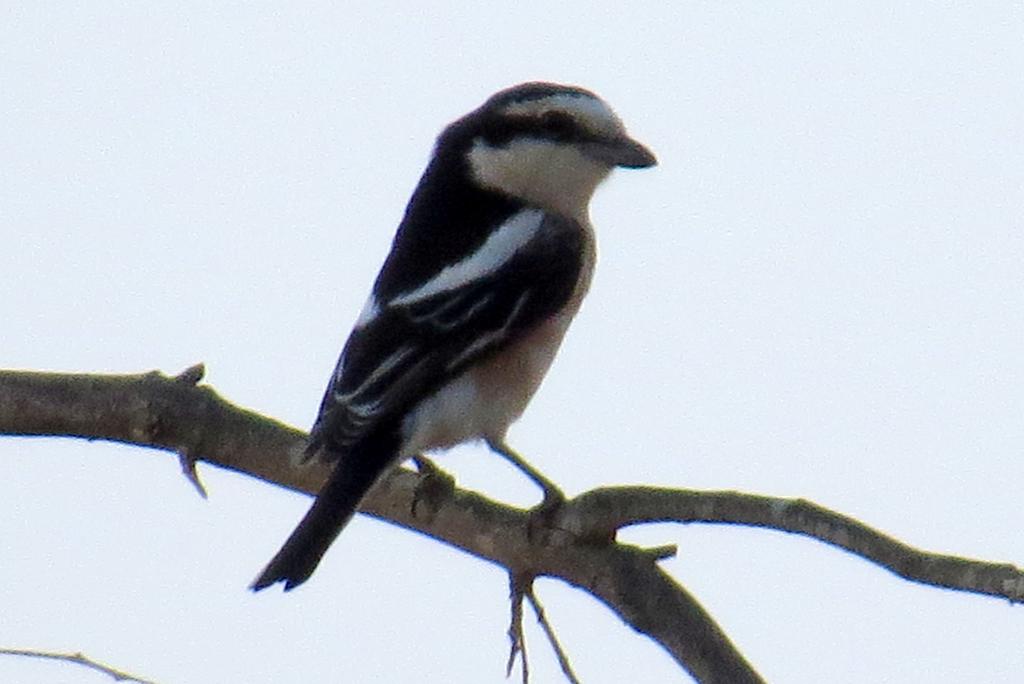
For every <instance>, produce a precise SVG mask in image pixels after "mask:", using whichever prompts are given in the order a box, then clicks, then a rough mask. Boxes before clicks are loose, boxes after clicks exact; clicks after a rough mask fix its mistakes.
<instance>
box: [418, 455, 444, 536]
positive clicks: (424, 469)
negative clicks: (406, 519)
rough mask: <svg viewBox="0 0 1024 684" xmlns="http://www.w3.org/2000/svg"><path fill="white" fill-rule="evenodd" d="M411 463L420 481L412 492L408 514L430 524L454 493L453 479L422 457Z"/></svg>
mask: <svg viewBox="0 0 1024 684" xmlns="http://www.w3.org/2000/svg"><path fill="white" fill-rule="evenodd" d="M413 462H414V463H415V464H416V469H417V470H418V471H419V474H420V479H419V481H418V482H417V483H416V488H415V489H414V490H413V494H412V506H411V510H410V512H411V513H412V517H414V518H424V519H426V521H427V522H430V521H431V520H433V518H434V516H435V515H437V512H438V510H440V508H441V506H442V505H444V502H445V501H447V500H448V499H449V498H451V495H452V492H454V491H455V478H454V477H452V476H451V475H449V474H448V473H446V472H445V471H443V470H441V469H440V468H438V467H437V465H435V464H434V462H433V461H431V460H430V459H428V458H425V457H423V456H417V457H416V458H414V459H413Z"/></svg>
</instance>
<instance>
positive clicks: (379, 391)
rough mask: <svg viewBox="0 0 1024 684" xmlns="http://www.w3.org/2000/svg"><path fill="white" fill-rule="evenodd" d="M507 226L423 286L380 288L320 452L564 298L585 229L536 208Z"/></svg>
mask: <svg viewBox="0 0 1024 684" xmlns="http://www.w3.org/2000/svg"><path fill="white" fill-rule="evenodd" d="M502 229H504V230H507V231H508V232H509V234H507V235H505V236H504V238H503V239H494V240H488V241H487V242H485V243H483V244H482V245H481V246H480V247H479V248H478V249H477V250H476V251H475V252H473V253H472V254H470V255H467V256H466V257H464V258H463V259H462V260H460V261H458V262H456V263H455V264H449V265H448V266H447V267H446V268H445V269H442V270H441V271H440V272H438V273H436V274H434V275H433V277H432V278H430V279H428V280H427V281H426V282H424V283H422V284H420V285H419V286H418V287H415V288H410V289H409V290H407V291H405V292H402V293H398V294H395V295H393V296H391V297H389V298H388V299H386V300H384V301H381V300H380V299H378V298H377V297H378V295H377V293H375V295H374V297H373V298H371V301H370V303H369V304H368V307H367V310H366V311H365V312H364V316H363V318H364V319H365V320H362V321H361V325H357V327H356V328H355V330H353V332H352V335H351V336H350V337H349V340H348V342H347V343H346V345H345V349H344V351H343V352H342V355H341V359H340V360H339V362H338V367H337V370H336V372H335V374H334V376H333V377H332V380H331V382H330V385H329V386H328V388H327V392H326V394H325V396H324V400H323V403H322V405H321V408H320V414H319V416H318V418H317V421H316V425H315V426H314V428H313V431H312V440H311V445H310V447H311V451H320V452H321V453H322V454H323V455H324V457H325V458H326V459H328V460H331V459H336V458H338V457H339V456H343V455H344V454H345V453H346V452H348V451H349V450H351V449H352V448H353V447H354V446H356V445H357V444H358V443H359V442H360V440H362V439H363V438H364V437H366V436H367V435H368V434H370V433H372V432H373V431H374V430H375V429H377V428H378V427H379V426H381V425H382V424H384V423H386V422H387V421H388V420H389V419H393V418H399V417H401V416H402V415H404V413H405V412H406V411H407V410H409V408H410V407H411V406H413V405H414V404H415V403H416V402H417V401H419V400H420V399H423V398H424V397H426V396H429V394H430V393H431V392H432V391H434V390H436V389H437V388H438V387H440V386H441V385H442V384H443V383H444V382H445V381H446V380H449V379H451V378H454V377H455V376H457V375H458V374H459V373H461V372H462V371H463V370H464V369H465V368H466V367H467V366H469V365H471V364H473V363H474V362H475V361H477V360H479V359H481V358H483V357H485V356H487V355H489V354H492V353H494V352H496V351H497V350H499V349H501V348H502V347H504V346H505V345H507V344H509V343H510V342H511V341H514V340H515V339H517V338H518V337H519V336H520V335H521V334H522V333H523V332H525V331H528V330H530V329H531V328H533V327H534V326H535V325H537V324H538V323H540V322H541V321H543V320H544V319H546V318H548V317H550V316H551V315H552V314H554V313H556V312H557V311H558V310H560V309H561V308H562V307H563V306H564V305H565V303H566V302H567V301H568V300H569V298H570V297H571V295H572V293H573V291H574V289H575V288H576V284H577V281H578V279H579V276H580V270H581V267H582V260H583V253H584V240H585V239H586V238H585V234H584V232H583V229H582V227H581V226H579V224H577V223H576V222H574V221H571V220H569V219H565V218H561V217H557V216H553V215H550V214H545V213H543V212H541V211H539V210H534V209H527V210H523V211H521V212H519V213H518V214H516V215H514V216H513V217H512V218H510V219H509V220H507V221H506V222H505V223H504V224H503V226H502ZM516 231H521V232H519V233H517V232H516ZM495 234H497V232H496V233H495ZM389 261H390V260H389ZM385 268H387V265H385ZM383 275H385V274H383V273H382V276H383ZM382 279H383V278H378V281H380V280H382Z"/></svg>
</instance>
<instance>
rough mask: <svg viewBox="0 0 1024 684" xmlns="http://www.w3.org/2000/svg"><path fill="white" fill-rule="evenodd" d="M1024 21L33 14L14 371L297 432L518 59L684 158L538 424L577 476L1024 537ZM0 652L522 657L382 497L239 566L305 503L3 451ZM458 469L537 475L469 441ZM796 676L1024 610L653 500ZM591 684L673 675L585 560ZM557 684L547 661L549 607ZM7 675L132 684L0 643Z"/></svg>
mask: <svg viewBox="0 0 1024 684" xmlns="http://www.w3.org/2000/svg"><path fill="white" fill-rule="evenodd" d="M1022 73H1024V9H1022V6H1021V4H1020V3H1016V2H992V3H971V4H970V5H967V4H964V5H963V6H962V8H961V7H960V5H959V4H953V3H885V4H884V5H883V4H882V3H818V2H806V3H799V2H787V3H762V2H746V3H721V2H706V3H699V2H688V3H664V5H654V4H651V5H644V4H639V5H633V6H631V7H629V8H628V9H627V8H626V7H625V3H621V8H620V9H616V10H611V9H607V8H605V9H599V8H597V7H594V6H591V5H588V4H585V3H559V4H557V6H556V5H554V4H552V3H547V2H537V3H531V2H517V3H505V4H503V5H497V4H494V3H488V4H486V5H483V4H482V5H480V6H477V7H473V6H469V5H465V4H462V3H450V4H447V5H444V4H433V5H424V6H419V7H418V8H416V9H413V5H412V4H405V3H403V4H395V5H392V6H390V7H388V6H383V7H382V6H381V5H380V4H378V3H365V4H359V3H322V4H309V5H306V4H301V5H296V6H294V7H288V8H284V6H283V5H282V4H277V3H259V4H242V3H225V4H223V5H221V6H220V7H219V8H218V9H211V7H210V6H209V4H208V3H174V4H173V6H172V5H171V4H170V3H166V4H159V3H135V2H133V3H96V2H92V3H83V4H80V5H78V6H75V7H72V6H71V5H70V4H66V3H52V4H47V3H24V4H22V5H17V4H14V5H12V4H9V3H5V4H4V5H2V6H0V366H6V367H12V368H26V369H40V370H44V369H45V370H63V371H82V372H88V371H91V372H138V371H146V370H150V369H154V368H159V369H163V370H165V371H167V372H171V373H174V372H178V371H180V370H181V369H183V368H185V367H186V366H188V365H190V364H192V363H195V362H197V361H204V362H205V363H206V364H207V368H208V370H209V373H208V381H209V382H210V383H211V384H212V385H213V386H215V387H216V388H217V389H218V390H219V391H221V392H222V393H223V394H224V395H225V396H226V397H227V398H229V399H230V400H232V401H235V402H237V403H239V404H241V405H243V406H247V407H251V408H254V409H257V410H260V411H263V412H265V413H266V414H268V415H271V416H274V417H277V418H280V419H282V420H285V421H287V422H289V423H291V424H293V425H296V426H301V427H308V426H309V424H310V423H311V421H312V419H313V417H314V414H315V411H316V408H317V405H318V402H319V400H320V396H321V392H322V390H323V386H324V383H325V382H326V379H327V376H328V374H329V372H330V370H331V368H332V367H333V364H334V362H335V359H336V356H337V353H338V351H339V350H340V348H341V345H342V343H343V341H344V338H345V336H346V334H347V331H348V328H349V326H350V324H351V322H352V321H353V320H354V319H355V317H356V315H357V313H358V310H359V307H360V305H361V304H362V301H363V299H364V298H365V296H366V293H367V291H368V289H369V286H370V283H371V281H372V279H373V276H374V274H375V273H376V270H377V268H378V266H379V264H380V262H381V260H382V259H383V256H384V254H385V253H386V251H387V247H388V244H389V242H390V239H391V235H392V231H393V229H394V227H395V226H396V225H397V222H398V220H399V218H400V216H401V213H402V210H403V208H404V204H405V201H406V199H407V197H408V195H409V192H410V191H411V189H412V187H413V185H414V184H415V182H416V180H417V178H418V176H419V174H420V172H421V171H422V168H423V166H424V163H425V161H426V159H427V158H428V156H429V153H430V148H431V144H432V141H433V139H434V136H435V135H436V134H437V132H438V131H439V130H440V129H441V128H442V127H443V126H444V125H445V124H446V123H447V122H448V121H450V120H452V119H454V118H456V117H457V116H460V115H461V114H463V113H465V112H466V111H468V110H470V109H472V108H474V107H476V106H477V105H478V104H480V103H481V102H482V101H483V100H484V99H485V98H486V97H487V96H488V95H490V94H491V93H492V92H494V91H496V90H498V89H500V88H503V87H506V86H508V85H511V84H514V83H517V82H521V81H525V80H532V79H547V80H556V81H562V82H571V83H577V84H580V85H584V86H586V87H589V88H591V89H593V90H595V91H597V92H598V93H600V94H601V95H602V96H604V97H605V98H606V99H607V100H608V101H609V102H611V103H612V105H613V106H614V107H615V108H616V109H617V110H618V112H619V113H620V114H621V115H622V117H623V119H624V120H625V121H626V123H627V125H628V127H629V128H630V130H631V131H632V133H633V134H634V135H635V136H636V137H637V138H639V139H640V140H642V141H644V142H646V143H647V144H649V145H650V147H651V148H652V149H654V150H655V151H656V152H657V153H658V155H659V159H660V162H661V165H660V166H659V167H658V168H657V169H654V170H649V171H642V172H639V171H638V172H619V173H617V174H616V175H615V177H614V178H613V179H612V180H611V181H610V182H609V183H608V184H607V186H606V187H604V188H602V190H601V191H599V194H598V197H597V198H596V200H595V202H594V205H593V216H594V222H595V224H596V225H597V228H598V231H599V239H600V248H601V259H600V263H599V266H598V273H597V277H596V281H595V283H594V287H593V290H592V291H591V295H590V297H589V299H588V301H587V303H586V305H585V306H584V308H583V311H582V312H581V314H580V317H579V319H578V320H577V323H576V324H575V326H574V328H573V330H572V331H571V333H570V336H569V338H568V339H567V341H566V344H565V346H564V348H563V352H562V355H561V357H560V360H559V362H558V363H557V364H556V365H555V367H554V368H553V370H552V372H551V374H550V376H549V378H548V381H547V382H546V383H545V385H544V387H543V388H542V390H541V392H540V393H539V395H538V397H537V398H536V399H535V401H534V402H533V404H532V405H531V407H530V409H529V410H528V412H527V415H526V416H525V418H524V419H523V420H522V421H521V422H520V423H519V424H518V425H517V426H516V427H515V428H514V429H513V431H512V434H511V438H512V441H513V443H514V444H515V445H517V447H518V448H519V449H520V450H521V451H523V452H524V453H525V454H528V455H529V457H530V458H531V460H533V462H534V463H535V464H536V465H537V466H538V467H540V468H541V469H542V470H544V471H545V472H546V473H547V474H548V475H549V476H551V477H552V478H553V479H554V480H555V481H557V482H559V483H561V484H562V485H563V486H564V487H565V488H566V490H567V491H568V492H569V493H578V492H580V491H583V490H586V489H588V488H591V487H595V486H599V485H604V484H618V483H650V484H657V485H666V486H673V485H674V486H682V487H696V488H735V489H739V490H743V491H750V492H758V493H765V494H776V495H782V496H804V497H808V498H810V499H813V500H815V501H817V502H820V503H822V504H825V505H828V506H830V507H833V508H835V509H838V510H840V511H843V512H846V513H848V514H851V515H854V516H857V517H859V518H861V519H863V520H864V521H866V522H868V523H870V524H873V525H876V526H877V527H879V528H881V529H883V530H885V531H887V532H889V533H891V534H893V535H896V536H897V537H900V538H902V539H904V540H906V541H907V542H909V543H911V544H914V545H917V546H920V547H923V548H926V549H929V550H933V551H939V552H948V553H957V554H963V555H967V556H971V557H978V558H985V559H989V560H999V561H1009V562H1016V563H1022V562H1024V539H1022V534H1021V524H1022V522H1024V507H1022V506H1021V485H1022V482H1024V458H1022V456H1024V454H1022V451H1024V361H1022V357H1021V347H1022V343H1024V270H1022V263H1024V232H1022V228H1024V219H1022V208H1024V188H1022V182H1024V181H1022V179H1024V152H1022V150H1024V135H1022V132H1021V130H1022V127H1021V122H1022V118H1024V97H1022V86H1024V80H1022ZM0 463H2V464H3V473H4V475H3V477H2V479H0V645H2V646H6V647H31V648H40V649H54V650H68V651H75V650H81V651H84V652H85V653H87V654H88V655H90V656H93V657H96V658H99V659H102V660H104V661H107V662H109V663H111V664H113V665H116V666H118V667H122V668H125V669H127V670H130V671H132V672H135V673H138V674H140V675H143V676H146V677H148V678H152V679H154V680H157V681H158V682H160V683H161V684H172V683H175V684H176V683H185V682H189V683H191V682H243V681H244V682H257V683H259V682H301V681H344V682H373V681H381V682H397V681H416V682H501V681H503V674H504V673H503V667H504V661H505V656H506V653H507V648H508V645H507V641H506V637H505V629H506V627H507V613H508V606H507V603H506V591H507V585H506V580H505V577H504V576H503V575H502V574H501V573H500V571H499V570H498V569H496V568H494V567H491V566H489V565H486V564H484V563H482V562H480V561H477V560H474V559H472V558H470V557H467V556H465V555H462V554H460V553H459V552H456V551H453V550H450V549H448V548H445V547H443V546H441V545H439V544H437V543H435V542H431V541H429V540H426V539H424V538H421V537H418V536H416V535H414V534H412V533H409V532H405V531H402V530H398V529H395V528H391V527H389V526H387V525H385V524H382V523H379V522H375V521H371V520H366V519H357V520H356V521H355V522H354V523H353V524H352V525H351V526H350V528H349V529H347V530H346V532H345V534H344V535H342V537H341V538H340V540H339V541H338V543H337V544H336V545H335V546H334V547H333V548H332V550H331V552H330V553H329V554H328V556H327V558H326V560H325V561H324V563H323V565H322V566H321V567H320V569H319V571H318V572H317V574H316V576H315V577H314V578H313V580H312V581H311V582H309V583H308V584H307V585H305V586H303V587H302V588H301V589H300V590H298V591H295V592H293V593H291V594H289V595H282V594H281V593H280V592H276V591H272V592H264V593H262V594H259V595H253V594H251V593H249V592H248V591H246V589H245V587H246V585H247V584H248V582H249V581H250V580H251V579H252V578H253V577H254V576H255V574H256V573H257V571H258V570H259V569H260V568H261V567H262V566H263V564H264V563H265V562H266V561H267V560H268V559H269V557H270V556H271V555H272V554H273V553H274V552H275V551H276V550H277V548H278V546H279V545H280V543H281V542H282V541H283V540H284V538H285V536H286V535H287V534H288V532H289V531H290V530H291V529H292V527H293V526H294V525H295V523H296V522H297V521H298V520H299V518H300V517H301V515H302V514H303V512H304V511H305V509H306V507H307V506H308V504H309V499H307V498H304V497H300V496H298V495H294V494H291V493H288V492H285V491H283V490H279V489H275V488H272V487H269V486H267V485H265V484H261V483H259V482H256V481H255V480H250V479H247V478H244V477H241V476H238V475H234V474H230V473H225V472H218V471H216V470H214V469H212V468H210V467H201V468H200V474H201V476H202V477H203V479H204V481H205V482H206V485H207V486H208V488H209V491H210V499H209V500H208V501H203V500H201V499H200V498H199V497H197V496H196V495H195V493H194V491H193V489H192V488H191V486H190V485H189V484H188V483H187V482H186V481H185V480H184V479H183V478H182V477H180V475H179V474H178V465H177V463H176V461H175V460H174V459H172V458H170V457H169V456H168V455H166V454H163V453H160V452H147V451H143V450H140V449H134V448H128V447H119V446H115V445H110V444H105V443H91V444H90V443H85V442H73V441H67V440H65V441H62V440H56V439H14V438H5V439H2V440H0ZM441 465H442V466H443V467H445V468H448V469H450V470H451V471H453V472H454V473H455V474H456V475H457V477H458V479H459V482H460V483H461V484H463V485H465V486H468V487H472V488H476V489H480V490H482V491H483V492H486V493H487V494H488V495H491V496H494V497H496V498H499V499H502V500H506V501H510V502H514V503H518V504H522V505H528V504H531V503H533V502H534V501H535V500H536V493H535V492H534V491H533V489H532V488H531V487H530V486H529V484H528V483H526V482H524V481H523V479H522V478H521V477H519V476H518V475H517V474H516V473H514V472H513V471H511V470H509V469H507V468H506V467H505V466H504V465H503V464H502V463H501V462H500V460H499V459H496V458H495V457H493V456H489V455H486V454H485V452H483V451H482V450H480V449H477V448H466V449H460V450H456V451H455V452H452V453H450V454H449V455H447V456H445V457H442V459H441ZM625 536H626V537H628V538H629V539H633V540H643V541H644V542H645V543H651V544H665V543H677V544H678V545H679V555H678V558H676V559H674V560H672V561H669V562H667V563H666V567H667V568H668V569H669V570H670V571H671V572H672V573H673V574H674V575H675V576H676V577H677V578H679V580H680V581H681V582H683V583H684V584H685V585H686V586H687V587H688V588H689V589H690V590H692V591H693V592H694V593H695V594H696V596H697V597H698V598H699V599H700V600H701V601H702V602H703V603H704V604H705V605H706V606H707V607H708V609H709V610H710V611H711V612H712V613H713V614H714V615H715V616H716V617H717V618H718V620H720V622H721V624H722V625H723V627H724V628H725V629H726V630H727V631H728V633H729V634H730V635H731V636H732V637H733V638H734V639H735V641H736V643H737V644H738V646H739V647H740V648H741V649H742V650H743V652H744V653H745V654H746V655H747V656H748V657H749V658H750V659H751V660H752V661H753V662H754V663H755V664H756V665H757V667H758V668H759V669H760V671H761V672H762V673H763V674H764V676H765V677H766V678H767V679H768V680H769V681H772V682H1017V681H1020V678H1021V673H1022V672H1024V648H1022V647H1021V644H1022V640H1024V613H1022V612H1021V610H1022V609H1021V608H1018V607H1013V606H1010V605H1007V603H1005V602H1003V601H999V600H995V599H991V598H984V597H978V596H969V595H961V594H956V593H952V592H947V591H942V590H938V589H932V588H925V587H920V586H915V585H912V584H909V583H907V582H904V581H902V580H899V579H897V578H896V577H894V576H892V575H890V574H888V573H887V572H886V571H884V570H881V569H879V568H877V567H874V566H872V565H869V564H868V563H866V562H864V561H862V560H859V559H857V558H854V557H852V556H849V555H846V554H844V553H842V552H839V551H837V550H835V549H832V548H827V547H825V546H823V545H821V544H819V543H817V542H813V541H810V540H807V539H802V538H795V537H788V536H785V535H782V534H779V533H772V532H766V531H757V530H745V529H730V528H725V527H702V526H689V527H682V526H659V527H656V528H651V529H647V530H643V531H634V532H631V533H629V534H627V535H625ZM539 593H540V595H541V597H542V599H544V600H545V601H546V603H547V608H548V612H549V615H550V617H551V619H552V621H553V622H554V624H555V626H556V628H557V629H558V630H559V633H560V635H561V637H562V638H563V640H564V642H565V645H566V647H567V648H568V650H569V652H570V653H571V655H572V658H573V661H574V663H575V665H576V668H577V670H578V673H579V674H580V676H581V678H582V679H583V681H584V682H588V683H592V682H622V681H652V682H654V681H679V680H681V679H682V680H685V676H681V674H680V672H679V670H678V669H677V668H676V666H675V664H674V663H673V662H672V661H671V660H670V659H669V657H668V656H667V655H665V654H664V653H662V652H661V650H660V649H659V648H658V647H656V646H654V645H652V644H650V643H648V642H647V641H645V640H644V639H642V638H640V637H638V636H636V635H635V634H633V633H632V632H631V631H630V630H629V629H628V628H626V627H623V626H622V625H621V624H620V623H619V621H618V620H617V618H615V616H613V615H612V614H611V613H609V612H608V611H607V610H606V609H605V608H604V607H602V606H600V605H598V604H597V603H596V602H595V601H593V600H591V599H590V598H588V597H586V596H585V595H583V594H580V593H578V592H575V591H572V590H570V589H568V588H566V587H564V586H561V585H559V584H557V583H554V582H551V581H546V582H540V583H539ZM528 622H529V623H530V624H529V628H530V631H529V638H530V646H532V651H531V652H532V655H533V662H532V664H533V670H534V674H535V679H534V681H535V682H554V681H558V674H557V665H556V664H555V662H554V660H553V658H552V657H551V655H550V651H549V649H548V648H547V646H546V644H545V643H544V641H543V638H542V636H541V634H540V632H539V631H538V630H537V629H536V628H535V626H534V625H533V623H532V620H528ZM0 680H2V681H5V682H75V683H78V682H103V681H109V679H107V678H105V677H103V676H101V675H99V674H96V673H91V672H89V671H87V670H84V669H82V668H75V667H72V666H66V665H58V664H53V663H41V662H26V661H21V660H17V659H13V658H0Z"/></svg>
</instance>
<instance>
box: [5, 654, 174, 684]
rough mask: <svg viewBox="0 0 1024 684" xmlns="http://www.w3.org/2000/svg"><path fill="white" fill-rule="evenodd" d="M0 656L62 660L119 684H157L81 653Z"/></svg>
mask: <svg viewBox="0 0 1024 684" xmlns="http://www.w3.org/2000/svg"><path fill="white" fill-rule="evenodd" d="M0 655H12V656H23V657H25V658H43V659H46V660H61V661H64V662H66V663H74V664H75V665H81V666H82V667H88V668H90V669H92V670H96V671H97V672H102V673H103V674H105V675H109V676H110V677H112V678H113V679H114V681H117V682H136V683H137V684H156V682H153V681H152V680H149V679H142V678H141V677H136V676H135V675H133V674H128V673H127V672H124V671H122V670H118V669H115V668H113V667H110V666H109V665H104V664H103V663H100V662H97V661H95V660H93V659H92V658H89V657H87V656H85V655H83V654H81V653H57V652H54V651H36V650H33V649H23V648H0Z"/></svg>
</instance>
